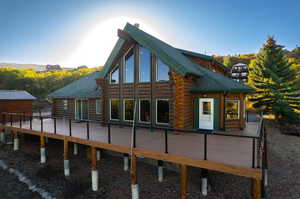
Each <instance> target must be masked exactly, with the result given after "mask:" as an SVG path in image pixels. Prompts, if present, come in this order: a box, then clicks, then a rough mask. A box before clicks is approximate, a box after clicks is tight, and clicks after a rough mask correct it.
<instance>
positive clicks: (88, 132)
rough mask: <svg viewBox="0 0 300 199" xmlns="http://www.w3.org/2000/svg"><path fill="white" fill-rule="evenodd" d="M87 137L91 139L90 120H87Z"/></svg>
mask: <svg viewBox="0 0 300 199" xmlns="http://www.w3.org/2000/svg"><path fill="white" fill-rule="evenodd" d="M86 137H87V139H88V140H89V139H90V123H89V121H87V122H86Z"/></svg>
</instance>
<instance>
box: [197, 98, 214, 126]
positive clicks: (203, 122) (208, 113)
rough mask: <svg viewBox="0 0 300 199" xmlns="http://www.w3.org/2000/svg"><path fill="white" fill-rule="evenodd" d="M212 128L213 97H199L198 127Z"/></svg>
mask: <svg viewBox="0 0 300 199" xmlns="http://www.w3.org/2000/svg"><path fill="white" fill-rule="evenodd" d="M213 128H214V99H213V98H200V99H199V129H207V130H213Z"/></svg>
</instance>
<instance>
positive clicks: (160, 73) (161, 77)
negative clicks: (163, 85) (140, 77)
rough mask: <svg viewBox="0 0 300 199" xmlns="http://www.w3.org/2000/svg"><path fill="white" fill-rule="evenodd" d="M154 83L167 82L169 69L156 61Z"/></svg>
mask: <svg viewBox="0 0 300 199" xmlns="http://www.w3.org/2000/svg"><path fill="white" fill-rule="evenodd" d="M156 81H169V67H168V66H167V65H166V64H164V63H163V62H162V61H160V60H159V59H157V64H156Z"/></svg>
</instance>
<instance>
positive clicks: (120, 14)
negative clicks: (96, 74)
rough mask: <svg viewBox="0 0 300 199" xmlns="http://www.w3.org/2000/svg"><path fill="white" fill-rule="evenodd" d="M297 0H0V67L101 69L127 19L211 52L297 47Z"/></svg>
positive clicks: (169, 38)
mask: <svg viewBox="0 0 300 199" xmlns="http://www.w3.org/2000/svg"><path fill="white" fill-rule="evenodd" d="M299 7H300V1H298V0H294V1H293V0H286V1H281V0H273V1H271V0H251V1H248V0H195V1H193V0H157V1H155V0H152V1H150V0H144V1H143V0H121V1H117V0H109V1H108V0H0V62H13V63H27V64H29V63H30V64H60V65H61V66H63V67H77V66H80V65H87V66H88V67H95V66H101V65H104V64H105V61H106V59H107V58H108V56H109V54H110V52H111V50H112V48H113V46H114V45H115V43H116V41H117V39H118V36H117V30H118V29H122V28H123V27H124V26H125V24H126V22H129V23H132V24H134V23H139V24H140V29H142V30H144V31H146V32H148V33H150V34H152V35H153V36H155V37H158V38H159V39H161V40H163V41H165V42H167V43H169V44H171V45H173V46H174V47H177V48H183V49H187V50H191V51H196V52H199V53H204V54H208V55H234V54H244V53H254V52H258V51H259V49H260V47H261V46H262V44H263V43H264V41H265V40H266V38H267V36H274V37H275V39H276V40H277V41H278V43H279V44H281V45H284V46H285V47H286V48H287V49H293V48H295V47H296V46H297V45H300V23H299V19H300V12H299V9H298V8H299Z"/></svg>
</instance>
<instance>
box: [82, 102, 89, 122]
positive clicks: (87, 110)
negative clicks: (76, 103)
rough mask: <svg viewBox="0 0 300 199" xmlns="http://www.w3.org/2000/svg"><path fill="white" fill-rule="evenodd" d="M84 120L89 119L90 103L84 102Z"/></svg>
mask: <svg viewBox="0 0 300 199" xmlns="http://www.w3.org/2000/svg"><path fill="white" fill-rule="evenodd" d="M81 103H82V118H81V119H83V120H87V119H88V118H89V108H88V101H87V100H82V101H81Z"/></svg>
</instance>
